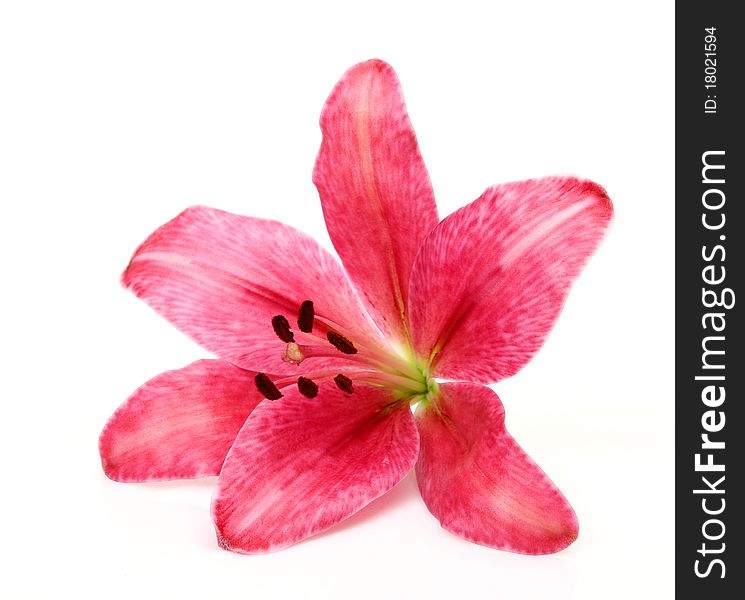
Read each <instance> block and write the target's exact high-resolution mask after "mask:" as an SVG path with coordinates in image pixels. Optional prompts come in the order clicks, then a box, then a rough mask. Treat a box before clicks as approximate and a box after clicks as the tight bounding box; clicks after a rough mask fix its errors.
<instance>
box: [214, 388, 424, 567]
mask: <svg viewBox="0 0 745 600" xmlns="http://www.w3.org/2000/svg"><path fill="white" fill-rule="evenodd" d="M319 387H320V392H319V394H318V396H317V397H316V398H313V399H310V398H305V397H304V396H302V395H300V393H298V392H297V391H296V390H293V389H292V388H288V392H287V394H286V395H285V397H284V398H282V399H280V400H277V401H275V402H269V401H267V402H264V403H262V404H261V405H260V406H259V407H258V408H257V409H256V410H255V411H254V412H253V413H252V414H251V417H250V418H249V419H248V420H247V421H246V424H245V425H244V426H243V429H242V430H241V432H240V434H239V435H238V437H237V439H236V441H235V444H234V445H233V447H232V448H231V450H230V452H229V453H228V456H227V458H226V459H225V465H224V466H223V469H222V472H221V473H220V479H219V481H218V486H217V489H216V491H215V495H214V498H213V501H212V515H213V519H214V522H215V528H216V530H217V538H218V542H219V543H220V545H221V546H222V547H223V548H226V549H229V550H234V551H236V552H242V553H259V552H269V551H273V550H278V549H280V548H283V547H286V546H289V545H291V544H294V543H296V542H298V541H300V540H302V539H304V538H307V537H309V536H311V535H313V534H315V533H318V532H320V531H323V530H324V529H327V528H329V527H331V526H332V525H334V524H336V523H338V522H340V521H342V520H343V519H346V518H347V517H349V516H350V515H352V514H353V513H355V512H356V511H358V510H360V509H361V508H362V507H364V506H365V505H366V504H368V503H369V502H371V501H372V500H374V499H375V498H377V497H378V496H381V495H382V494H384V493H385V492H387V491H388V490H389V489H390V488H392V487H393V486H394V485H395V484H396V483H398V481H400V480H401V479H402V478H403V476H404V475H405V474H406V473H407V472H408V471H409V470H410V469H411V468H412V467H413V465H414V462H415V461H416V456H417V451H418V449H419V439H418V436H417V432H416V426H415V425H414V419H413V416H412V414H411V411H410V410H409V407H408V405H406V404H404V405H403V406H400V407H398V408H395V407H393V406H392V405H391V402H392V401H393V398H392V396H391V394H390V392H386V391H384V390H381V389H378V388H371V387H366V386H362V385H356V386H355V388H354V393H353V394H352V395H349V394H347V393H345V392H342V391H341V390H338V389H337V388H336V387H335V386H334V384H333V383H322V384H321V385H320V386H319Z"/></svg>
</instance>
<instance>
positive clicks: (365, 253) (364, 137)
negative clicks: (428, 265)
mask: <svg viewBox="0 0 745 600" xmlns="http://www.w3.org/2000/svg"><path fill="white" fill-rule="evenodd" d="M321 129H322V130H323V142H322V144H321V149H320V151H319V153H318V158H317V160H316V166H315V170H314V171H313V182H314V183H315V184H316V187H317V188H318V192H319V194H320V196H321V204H322V206H323V213H324V215H325V217H326V226H327V227H328V231H329V235H330V236H331V241H332V242H333V243H334V247H335V248H336V250H337V252H338V253H339V256H340V257H341V260H342V262H343V263H344V267H345V268H346V269H347V273H349V276H350V277H351V278H352V281H353V282H354V283H355V285H356V286H357V288H358V289H359V290H360V291H361V292H362V296H363V298H364V300H365V302H366V304H367V306H368V308H369V310H370V312H371V314H372V315H373V317H374V318H375V321H376V322H377V323H378V325H379V327H380V328H381V329H382V330H383V331H384V332H385V333H386V334H387V335H389V336H390V337H393V338H398V339H400V340H403V339H405V338H406V337H407V335H406V333H405V326H404V324H403V323H404V321H403V318H404V312H405V310H406V301H407V296H408V287H409V285H408V284H409V275H410V273H411V267H412V265H413V264H414V258H415V257H416V253H417V251H418V250H419V246H420V245H421V244H422V241H423V240H424V238H425V237H426V235H427V234H428V233H429V232H430V231H431V229H432V228H433V227H434V226H435V225H436V224H437V220H438V217H437V207H436V205H435V199H434V195H433V192H432V184H431V183H430V180H429V175H428V174H427V169H426V168H425V166H424V162H423V161H422V157H421V155H420V153H419V146H418V144H417V140H416V136H415V135H414V130H413V129H412V127H411V123H410V121H409V116H408V114H407V112H406V105H405V104H404V98H403V94H402V92H401V87H400V84H399V81H398V77H396V74H395V72H394V71H393V69H392V68H391V67H390V66H389V65H388V64H386V63H384V62H383V61H380V60H370V61H368V62H364V63H361V64H358V65H356V66H354V67H352V68H351V69H350V70H349V71H347V72H346V73H345V74H344V76H343V77H342V78H341V80H340V81H339V83H337V84H336V87H335V88H334V90H333V91H332V92H331V95H330V96H329V98H328V100H327V101H326V105H325V106H324V108H323V112H322V114H321Z"/></svg>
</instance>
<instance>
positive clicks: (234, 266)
mask: <svg viewBox="0 0 745 600" xmlns="http://www.w3.org/2000/svg"><path fill="white" fill-rule="evenodd" d="M122 283H123V285H124V286H125V287H127V288H129V289H130V290H131V291H132V292H134V293H135V294H136V295H137V296H138V297H139V298H141V299H143V300H145V302H147V303H148V304H149V305H150V306H151V307H153V308H154V309H155V310H156V311H157V312H158V313H160V314H161V315H162V316H164V317H165V318H166V319H168V320H169V321H170V322H171V323H172V324H174V325H175V326H176V327H178V328H179V329H181V330H182V331H183V332H184V333H186V334H187V335H189V336H190V337H192V338H193V339H194V340H195V341H197V342H198V343H199V344H201V345H202V346H204V347H205V348H206V349H207V350H210V351H211V352H214V353H215V354H217V355H218V356H219V357H220V358H224V359H226V360H229V361H230V362H232V363H234V364H236V365H238V366H240V367H243V368H246V369H252V370H256V371H265V372H269V373H274V374H276V375H293V374H295V373H296V372H297V366H296V365H290V364H288V363H286V362H284V361H283V360H282V354H283V350H284V348H285V344H284V342H282V341H281V340H280V339H279V338H278V337H277V335H276V334H275V332H274V329H273V327H272V317H274V316H276V315H285V316H286V317H287V318H288V319H290V320H293V321H294V317H295V316H296V315H297V313H298V309H299V307H300V305H301V304H302V302H303V301H305V300H312V301H313V302H314V304H315V313H316V322H317V323H318V326H317V328H316V332H320V333H321V335H323V333H322V325H321V323H320V320H319V319H323V318H325V319H330V320H332V321H334V322H335V323H338V324H342V325H345V326H347V327H350V328H353V331H354V333H355V335H357V336H358V337H356V338H355V340H354V341H355V342H358V343H359V342H360V340H363V341H364V340H378V338H379V334H378V333H377V330H376V329H375V326H374V324H373V323H372V321H371V320H370V317H369V316H368V315H367V314H366V313H365V311H364V309H363V308H362V305H361V304H360V303H359V300H358V298H357V296H356V294H355V292H354V290H353V289H352V287H351V285H350V283H349V280H348V279H347V277H346V274H345V273H344V270H343V269H342V267H341V265H340V264H339V263H338V261H337V260H336V259H335V258H334V257H333V256H331V255H330V254H329V253H328V252H326V251H325V250H324V249H323V248H321V246H319V245H318V244H317V243H316V242H315V241H314V240H313V239H312V238H310V237H308V236H307V235H305V234H303V233H301V232H300V231H298V230H296V229H294V228H292V227H289V226H287V225H283V224H282V223H278V222H276V221H269V220H264V219H255V218H251V217H243V216H239V215H234V214H231V213H228V212H224V211H221V210H216V209H212V208H207V207H203V206H196V207H192V208H189V209H187V210H185V211H184V212H182V213H181V214H180V215H179V216H177V217H176V218H175V219H173V220H172V221H170V222H168V223H166V224H165V225H163V226H162V227H161V228H159V229H158V230H156V231H155V233H153V234H152V235H151V236H150V237H149V238H148V239H147V240H146V241H145V242H144V243H143V244H142V245H141V246H140V247H139V248H138V249H137V251H136V252H135V254H134V256H133V257H132V260H131V261H130V264H129V266H128V267H127V269H126V271H125V272H124V274H123V275H122ZM303 335H304V334H303ZM323 344H325V345H327V344H326V342H325V341H324V342H323ZM329 347H330V346H329ZM331 351H333V348H332V349H331ZM345 364H348V361H346V360H344V359H343V358H339V359H335V358H332V359H328V358H308V359H307V362H305V363H304V365H303V366H304V368H305V370H307V371H312V370H315V369H324V368H329V369H333V368H335V367H336V366H337V365H345Z"/></svg>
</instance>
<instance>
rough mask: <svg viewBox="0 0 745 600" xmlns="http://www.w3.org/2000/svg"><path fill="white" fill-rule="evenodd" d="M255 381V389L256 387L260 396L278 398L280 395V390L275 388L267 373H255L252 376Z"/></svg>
mask: <svg viewBox="0 0 745 600" xmlns="http://www.w3.org/2000/svg"><path fill="white" fill-rule="evenodd" d="M254 382H255V383H256V389H258V390H259V391H260V392H261V394H262V396H264V398H266V399H267V400H279V399H280V398H281V397H282V392H280V391H279V390H278V389H277V386H276V385H274V383H272V380H271V379H269V376H268V375H265V374H264V373H257V374H256V377H254Z"/></svg>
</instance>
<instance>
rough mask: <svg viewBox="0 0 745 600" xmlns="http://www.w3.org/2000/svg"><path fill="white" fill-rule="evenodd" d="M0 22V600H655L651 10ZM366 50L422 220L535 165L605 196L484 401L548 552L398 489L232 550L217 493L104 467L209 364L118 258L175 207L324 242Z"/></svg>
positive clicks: (449, 6) (664, 416)
mask: <svg viewBox="0 0 745 600" xmlns="http://www.w3.org/2000/svg"><path fill="white" fill-rule="evenodd" d="M1 6H2V8H0V86H1V87H0V201H1V202H2V211H1V212H0V215H1V216H0V261H1V262H0V265H1V267H2V294H0V302H1V303H2V310H1V311H0V319H1V324H2V329H1V333H0V335H1V339H2V362H1V363H0V364H2V406H3V409H2V420H1V421H0V423H1V424H0V428H1V433H2V435H1V436H0V444H1V445H2V448H1V450H2V452H1V453H0V460H1V461H2V485H3V491H2V496H1V498H0V502H2V518H3V525H2V537H3V543H2V546H1V547H0V548H1V549H0V552H2V553H3V554H4V556H3V557H2V560H1V563H0V564H2V565H3V571H4V575H3V576H2V579H0V595H2V596H3V597H5V598H65V597H74V598H81V597H82V598H87V597H91V598H102V597H106V598H169V597H178V598H192V597H194V598H196V597H202V598H358V599H359V598H381V597H385V598H427V599H435V598H454V597H458V598H467V597H474V598H519V599H522V598H560V599H563V598H588V599H596V598H629V597H638V598H655V599H657V598H669V597H672V589H673V586H672V582H673V549H674V548H673V487H672V484H673V479H672V477H673V476H672V470H673V445H672V443H673V431H672V427H673V391H672V390H673V388H672V368H673V363H672V356H673V311H672V306H673V222H672V217H673V184H672V181H673V162H672V161H673V108H672V107H673V5H672V2H656V3H650V2H646V1H645V2H636V1H631V2H625V3H623V4H618V3H600V2H596V1H588V2H540V3H539V2H520V3H518V2H508V3H507V2H506V3H495V2H481V3H473V2H459V3H457V5H456V3H444V4H439V3H436V2H427V3H421V4H420V3H413V2H406V3H405V2H400V1H399V2H388V1H381V0H376V1H375V2H365V3H350V2H308V3H304V2H295V3H287V2H285V3H281V4H280V3H275V4H273V5H272V6H265V5H263V4H262V5H259V3H248V2H244V3H223V2H209V3H207V2H205V3H204V4H200V3H194V2H172V3H168V2H154V1H152V0H150V1H147V2H132V1H130V2H121V3H119V2H117V3H110V2H65V3H61V2H49V3H39V2H32V1H28V2H5V3H3V4H2V5H1ZM456 6H457V8H456ZM372 57H379V58H383V59H385V60H387V61H388V62H390V63H391V64H392V65H393V67H394V68H395V69H396V70H397V72H398V75H399V77H400V79H401V81H402V84H403V88H404V93H405V95H406V99H407V103H408V108H409V113H410V115H411V119H412V121H413V124H414V127H415V129H416V131H417V134H418V136H419V141H420V145H421V149H422V153H423V155H424V158H425V161H426V162H427V165H428V167H429V171H430V174H431V177H432V181H433V184H434V187H435V193H436V196H437V198H438V202H439V206H440V214H441V215H442V216H444V215H446V214H448V213H450V212H452V211H453V210H454V209H456V208H457V207H459V206H461V205H463V204H465V203H466V202H469V201H471V200H473V199H474V198H476V197H477V196H478V195H480V193H481V192H482V191H483V190H484V188H486V187H487V186H488V185H491V184H494V183H499V182H503V181H509V180H514V179H521V178H527V177H535V176H541V175H548V174H555V173H574V174H580V175H583V176H585V177H588V178H591V179H594V180H596V181H598V182H599V183H601V184H602V185H604V186H605V187H606V189H607V190H608V192H609V194H610V196H611V198H613V200H614V202H615V207H616V220H615V223H614V226H613V229H612V231H611V233H610V235H609V237H608V238H607V240H606V242H605V244H604V246H603V247H602V248H601V250H600V251H599V252H598V254H597V255H596V256H595V258H594V259H593V260H592V262H591V264H590V266H589V267H588V268H587V270H586V271H585V273H584V274H583V275H582V277H581V278H580V280H579V282H578V283H577V285H576V286H575V288H574V290H573V292H572V293H571V295H570V298H569V301H568V303H567V305H566V308H565V310H564V312H563V314H562V316H561V318H560V320H559V323H558V325H557V326H556V328H555V330H554V332H553V333H552V335H551V336H550V338H549V340H548V342H547V344H546V345H545V347H544V348H543V350H542V351H541V352H540V353H539V355H538V356H537V357H536V359H535V360H534V361H533V362H532V363H531V364H530V365H529V366H528V367H527V368H525V369H524V370H523V371H522V372H521V373H519V374H518V375H516V376H515V377H513V378H512V379H511V380H508V381H504V382H502V383H499V384H497V385H496V386H495V389H496V390H497V392H498V393H499V394H500V396H501V398H502V400H503V402H504V404H505V406H506V410H507V424H508V427H509V428H510V430H511V432H512V433H513V435H514V436H515V438H516V439H518V441H519V442H520V443H521V444H522V445H523V446H524V447H525V448H526V449H527V450H528V452H529V453H530V454H531V455H532V456H533V457H534V458H535V459H536V460H537V462H538V463H539V464H540V465H541V466H542V467H543V468H544V469H545V470H546V471H547V472H548V474H549V475H550V476H551V477H552V478H553V480H554V481H555V482H556V483H557V484H558V485H559V487H560V488H561V489H562V490H563V491H564V493H565V494H566V496H567V497H568V498H569V499H570V501H571V502H572V504H573V506H574V507H575V509H576V511H577V514H578V516H579V520H580V526H581V532H580V537H579V539H578V540H577V542H575V544H573V545H572V546H571V547H570V548H568V549H567V550H565V551H564V552H561V553H560V554H558V555H554V556H547V557H526V556H518V555H512V554H508V553H504V552H499V551H495V550H490V549H487V548H483V547H479V546H475V545H472V544H469V543H467V542H464V541H462V540H460V539H458V538H456V537H454V536H453V535H451V534H449V533H447V532H446V531H444V530H442V529H441V528H440V527H439V525H438V523H437V521H436V520H435V519H434V517H432V516H431V515H430V514H429V513H428V512H427V510H426V508H425V507H424V505H423V503H422V501H421V500H420V498H419V496H418V493H417V491H416V484H415V482H414V480H413V478H412V477H411V476H409V477H407V478H406V479H405V480H404V481H403V482H402V483H401V484H400V485H399V486H398V487H397V488H395V489H394V490H393V491H392V492H391V493H390V494H389V495H388V496H386V497H384V498H383V499H381V500H380V501H378V502H377V503H374V504H373V505H371V506H370V507H368V508H366V509H364V510H363V511H362V512H361V513H359V514H358V515H357V516H355V517H353V518H352V519H350V520H349V521H348V522H346V523H344V524H342V525H341V526H339V527H336V528H335V529H333V530H331V531H330V532H328V533H326V534H323V535H321V536H319V537H317V538H315V539H312V540H310V541H307V542H305V543H302V544H300V545H297V546H295V547H293V548H291V549H288V550H285V551H282V552H279V553H275V554H271V555H265V556H253V557H251V556H239V555H236V554H231V553H228V552H225V551H222V550H220V549H219V548H218V547H217V545H216V543H215V539H214V532H213V527H212V523H211V521H210V516H209V508H208V507H209V501H210V495H211V491H212V488H213V485H214V483H215V480H214V479H207V480H202V481H196V482H175V483H167V484H151V485H124V484H117V483H113V482H111V481H109V480H107V479H106V477H105V476H104V475H103V473H102V471H101V468H100V464H99V458H98V452H97V437H98V434H99V431H100V429H101V427H102V426H103V424H104V422H105V421H106V419H107V417H108V416H109V414H110V413H111V412H112V411H113V410H114V409H115V408H116V407H117V405H118V404H119V403H120V402H121V401H123V400H124V399H125V398H126V396H127V395H128V394H129V393H131V392H132V391H133V390H134V389H135V388H136V387H137V386H138V385H139V384H141V383H142V382H144V381H145V380H146V379H148V378H150V377H151V376H153V375H155V374H157V373H159V372H160V371H163V370H166V369H170V368H177V367H180V366H183V365H186V364H187V363H189V362H191V361H192V360H194V359H197V358H199V357H204V356H206V355H207V354H206V352H204V351H202V350H201V349H200V348H198V347H197V346H196V345H194V344H193V343H191V342H190V341H189V340H187V339H186V338H185V337H184V336H183V335H181V334H180V333H179V332H178V331H176V330H175V329H173V328H172V327H171V326H170V325H168V324H167V323H166V322H165V321H163V320H161V319H160V318H159V317H158V316H156V315H155V313H154V312H152V311H151V310H150V309H149V308H148V307H147V306H146V305H145V304H144V303H142V302H140V301H139V300H137V299H136V298H135V297H134V296H132V295H130V294H128V293H127V292H125V291H124V290H123V289H122V288H120V287H119V284H118V277H119V274H120V272H121V271H122V270H123V268H124V267H125V265H126V264H127V261H128V258H129V256H130V254H131V252H132V251H133V250H134V249H135V247H136V245H137V244H138V243H139V242H140V241H142V240H143V239H144V238H145V237H146V236H147V235H148V234H149V233H150V232H151V231H152V230H153V229H155V228H156V227H157V226H159V225H161V224H162V223H164V222H165V221H167V220H168V219H170V218H171V217H173V216H175V215H176V214H177V213H178V212H180V211H181V210H182V209H183V208H185V207H186V206H188V205H191V204H195V203H203V204H208V205H211V206H215V207H219V208H223V209H226V210H231V211H234V212H238V213H244V214H250V215H257V216H263V217H270V218H275V219H278V220H281V221H284V222H286V223H290V224H292V225H295V226H297V227H299V228H301V229H303V230H305V231H307V232H309V233H311V234H312V235H314V236H315V237H316V238H317V239H319V240H321V241H322V242H323V243H324V244H329V242H328V238H327V235H326V232H325V229H324V225H323V219H322V215H321V210H320V206H319V202H318V199H317V194H316V191H315V188H314V187H313V185H312V183H311V169H312V167H313V161H314V158H315V154H316V151H317V149H318V145H319V142H320V131H319V129H318V125H317V122H318V116H319V112H320V109H321V106H322V104H323V102H324V100H325V98H326V96H327V94H328V93H329V91H330V90H331V88H332V86H333V85H334V83H335V82H336V81H337V79H338V78H339V76H340V75H341V74H342V73H343V72H344V71H345V70H346V69H347V68H348V67H350V66H351V65H352V64H354V63H356V62H359V61H361V60H365V59H368V58H372ZM329 246H330V244H329Z"/></svg>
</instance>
